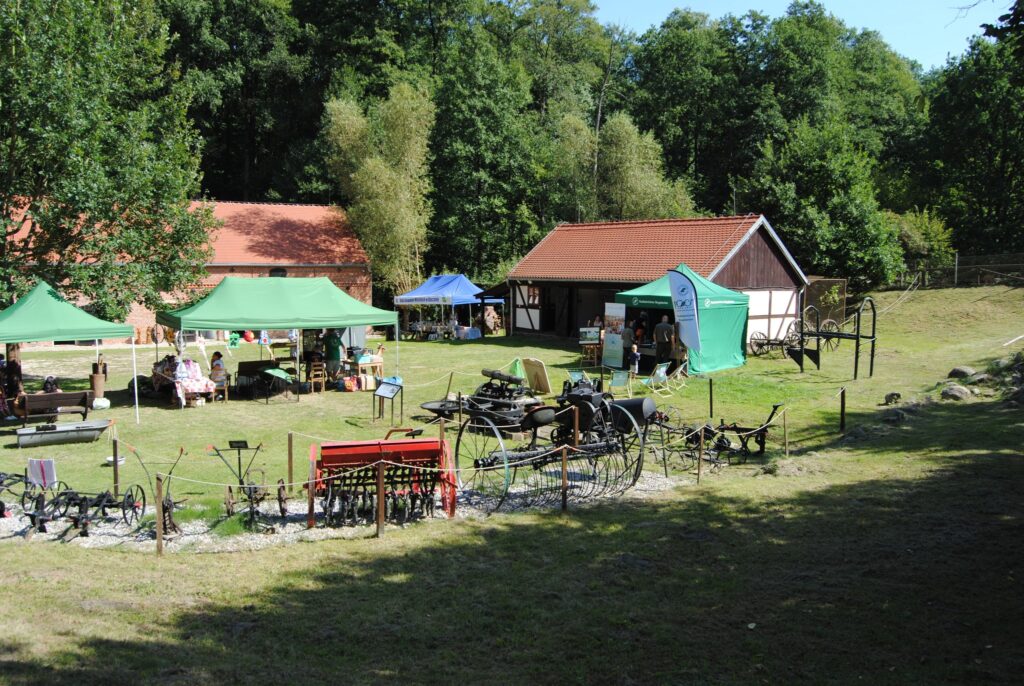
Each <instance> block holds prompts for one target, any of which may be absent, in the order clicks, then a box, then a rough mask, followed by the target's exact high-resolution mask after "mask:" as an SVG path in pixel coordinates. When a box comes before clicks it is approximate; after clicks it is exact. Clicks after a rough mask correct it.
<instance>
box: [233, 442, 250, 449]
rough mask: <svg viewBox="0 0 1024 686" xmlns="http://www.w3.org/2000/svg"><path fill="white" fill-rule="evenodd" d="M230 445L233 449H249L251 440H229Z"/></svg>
mask: <svg viewBox="0 0 1024 686" xmlns="http://www.w3.org/2000/svg"><path fill="white" fill-rule="evenodd" d="M228 447H229V448H231V449H232V450H248V449H249V441H228Z"/></svg>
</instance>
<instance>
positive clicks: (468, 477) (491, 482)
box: [455, 416, 512, 510]
mask: <svg viewBox="0 0 1024 686" xmlns="http://www.w3.org/2000/svg"><path fill="white" fill-rule="evenodd" d="M482 457H497V458H498V459H497V462H495V464H494V465H492V466H491V467H490V468H486V469H477V466H476V465H475V464H474V461H475V460H478V459H479V458H482ZM455 467H456V469H455V475H456V480H457V481H458V484H459V490H460V491H462V493H463V494H464V495H466V496H471V495H477V496H481V497H484V498H494V499H496V500H497V504H496V505H495V506H494V509H495V510H496V509H498V508H499V507H501V503H502V502H503V501H504V499H505V496H506V495H507V494H508V488H509V485H510V483H511V480H512V475H511V470H510V469H509V455H508V451H507V450H506V449H505V440H504V439H503V438H502V436H501V431H499V430H498V427H497V426H496V425H495V424H494V422H492V421H491V420H490V419H489V418H487V417H484V416H476V417H469V418H468V419H466V421H464V422H463V423H462V426H461V427H459V436H458V438H457V439H456V442H455Z"/></svg>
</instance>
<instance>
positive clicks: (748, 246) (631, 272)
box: [508, 214, 807, 337]
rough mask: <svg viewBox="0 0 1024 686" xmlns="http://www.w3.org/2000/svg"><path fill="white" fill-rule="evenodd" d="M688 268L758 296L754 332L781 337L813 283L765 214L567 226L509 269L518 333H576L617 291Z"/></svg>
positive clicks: (631, 315) (753, 314) (753, 307)
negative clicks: (807, 287)
mask: <svg viewBox="0 0 1024 686" xmlns="http://www.w3.org/2000/svg"><path fill="white" fill-rule="evenodd" d="M680 262H685V263H686V264H687V265H688V266H689V267H690V268H691V269H693V270H694V271H695V272H697V273H698V274H700V275H701V276H704V277H706V278H708V279H710V280H711V281H713V282H714V283H717V284H719V285H721V286H725V287H726V288H731V289H733V290H736V291H741V292H743V293H746V294H747V295H749V296H750V321H749V324H748V327H747V328H748V335H749V334H750V333H752V332H753V331H763V332H765V333H767V334H768V335H769V336H770V337H775V336H776V335H777V334H779V333H780V332H784V331H785V329H786V328H787V327H788V326H789V324H790V323H791V322H792V321H793V320H794V319H795V318H796V317H797V316H798V313H799V312H800V308H801V297H802V293H803V289H804V287H805V286H806V285H807V277H806V276H805V275H804V273H803V271H802V270H801V269H800V266H799V265H798V264H797V263H796V260H794V259H793V256H792V255H791V254H790V252H789V250H787V249H786V246H785V245H784V244H783V243H782V240H781V239H780V238H779V236H778V234H777V233H775V230H774V229H773V228H772V226H771V224H769V223H768V220H767V219H766V218H765V217H764V215H753V214H750V215H745V216H732V217H710V218H699V219H658V220H649V221H618V222H596V223H589V224H560V225H558V226H556V227H555V228H554V229H553V230H552V231H551V233H549V234H548V235H547V236H546V237H545V238H544V239H543V240H541V241H540V243H538V244H537V245H536V246H535V247H534V249H533V250H531V251H530V252H529V254H527V255H526V257H524V258H523V259H522V260H521V261H520V262H519V264H517V265H516V266H515V268H513V269H512V271H511V272H510V273H509V276H508V282H509V287H510V290H511V297H512V303H511V307H512V311H511V316H510V321H511V324H512V329H513V331H515V332H517V333H547V334H554V335H558V336H566V337H576V336H577V333H578V330H579V328H580V327H581V326H586V323H587V322H588V321H589V320H591V319H593V318H594V317H595V316H597V315H601V316H603V315H604V303H606V302H613V301H614V300H615V294H616V293H618V292H620V291H623V290H626V289H629V288H634V287H636V286H637V285H640V284H644V283H648V282H650V281H653V280H655V279H658V278H660V277H662V276H664V275H665V273H666V272H667V271H668V270H669V269H672V268H674V267H675V266H676V265H678V264H679V263H680ZM640 314H641V312H640V311H627V319H633V318H636V317H638V316H639V315H640ZM655 314H657V315H658V317H660V315H661V314H662V313H661V312H657V313H649V315H650V318H651V321H652V323H653V321H654V320H655V319H656V318H655V317H654V315H655Z"/></svg>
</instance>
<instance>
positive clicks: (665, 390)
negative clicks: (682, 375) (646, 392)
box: [640, 362, 672, 398]
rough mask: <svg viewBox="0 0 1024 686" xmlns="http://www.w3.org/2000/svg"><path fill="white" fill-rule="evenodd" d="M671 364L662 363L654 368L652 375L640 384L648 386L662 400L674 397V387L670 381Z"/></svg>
mask: <svg viewBox="0 0 1024 686" xmlns="http://www.w3.org/2000/svg"><path fill="white" fill-rule="evenodd" d="M670 364H672V363H671V362H662V363H661V364H659V365H657V366H656V367H655V368H654V371H652V372H651V375H650V376H649V377H647V378H646V379H643V380H642V381H641V382H640V383H642V384H643V385H644V386H646V387H647V388H648V389H650V391H651V392H652V393H654V394H655V395H657V396H658V397H660V398H668V397H671V396H672V385H671V384H670V383H669V380H668V366H669V365H670Z"/></svg>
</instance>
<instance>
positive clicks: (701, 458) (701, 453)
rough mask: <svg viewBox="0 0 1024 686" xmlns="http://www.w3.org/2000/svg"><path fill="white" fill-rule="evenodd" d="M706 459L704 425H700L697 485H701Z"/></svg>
mask: <svg viewBox="0 0 1024 686" xmlns="http://www.w3.org/2000/svg"><path fill="white" fill-rule="evenodd" d="M703 461H704V427H703V426H702V427H700V442H699V443H698V444H697V485H698V486H700V469H701V463H702V462H703Z"/></svg>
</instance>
